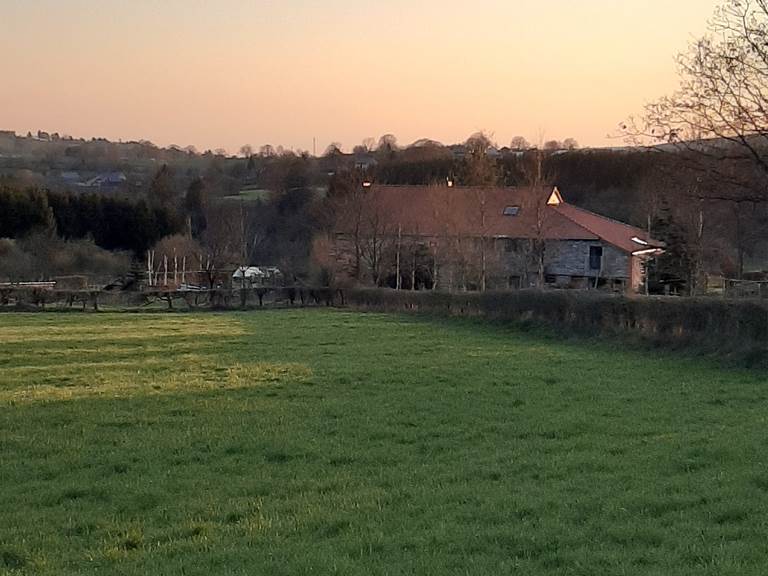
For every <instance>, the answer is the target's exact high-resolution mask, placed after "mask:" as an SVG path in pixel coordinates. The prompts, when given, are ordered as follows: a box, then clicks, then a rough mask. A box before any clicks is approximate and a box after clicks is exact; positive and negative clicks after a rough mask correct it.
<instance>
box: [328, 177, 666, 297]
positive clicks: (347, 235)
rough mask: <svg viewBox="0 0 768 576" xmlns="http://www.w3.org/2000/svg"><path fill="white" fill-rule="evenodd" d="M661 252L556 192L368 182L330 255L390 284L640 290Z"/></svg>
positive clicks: (341, 217)
mask: <svg viewBox="0 0 768 576" xmlns="http://www.w3.org/2000/svg"><path fill="white" fill-rule="evenodd" d="M663 248H664V245H663V243H662V242H660V241H658V240H654V239H653V238H651V237H649V236H648V234H647V232H646V231H645V230H643V229H641V228H637V227H634V226H630V225H628V224H625V223H622V222H618V221H616V220H612V219H610V218H606V217H604V216H600V215H599V214H595V213H593V212H589V211H587V210H584V209H582V208H579V207H577V206H574V205H571V204H568V203H567V202H565V201H564V200H563V196H562V195H561V194H560V191H559V190H558V189H557V188H552V187H546V188H544V187H539V188H531V187H528V188H518V187H515V188H511V187H506V188H501V187H463V186H384V185H375V184H373V185H371V184H368V185H364V188H363V189H361V191H360V193H359V194H357V195H354V197H353V198H351V199H347V200H346V202H345V204H344V205H343V206H341V207H340V210H339V211H338V216H337V220H336V225H335V228H334V231H333V234H332V238H331V244H330V250H329V251H330V260H331V261H332V262H333V263H334V266H335V268H336V270H337V272H338V273H339V274H341V275H343V276H346V277H350V278H355V277H356V278H357V279H360V280H367V281H369V282H371V283H375V284H379V285H390V286H393V287H415V288H433V287H436V288H439V289H446V290H462V289H482V288H488V289H492V288H496V289H499V288H521V287H529V286H534V285H539V284H541V283H542V282H543V283H546V284H548V285H553V286H558V287H571V288H591V287H604V288H609V289H613V290H617V291H627V292H639V291H642V289H643V286H644V281H645V278H644V275H645V265H644V263H645V262H646V261H647V260H648V259H649V258H653V257H655V256H658V255H659V254H661V253H662V252H663Z"/></svg>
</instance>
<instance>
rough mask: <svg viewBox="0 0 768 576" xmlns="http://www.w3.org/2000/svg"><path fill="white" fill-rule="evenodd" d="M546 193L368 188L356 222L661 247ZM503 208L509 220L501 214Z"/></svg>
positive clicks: (432, 232)
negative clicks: (551, 202) (553, 200)
mask: <svg viewBox="0 0 768 576" xmlns="http://www.w3.org/2000/svg"><path fill="white" fill-rule="evenodd" d="M551 194H552V188H551V187H546V188H545V187H541V188H522V187H514V188H513V187H506V188H500V187H495V188H494V187H474V186H454V187H447V186H383V185H374V186H371V187H370V188H368V189H367V192H366V196H365V198H364V208H363V214H362V218H363V220H364V221H365V222H368V223H371V222H376V223H377V226H379V228H380V230H379V233H384V234H396V233H397V230H398V228H400V230H401V233H402V234H403V235H406V236H408V235H410V236H443V235H449V236H455V235H462V236H488V237H501V238H529V239H533V238H545V239H549V240H597V239H602V240H604V241H605V242H607V243H610V244H613V245H614V246H616V247H618V248H620V249H622V250H624V251H626V252H634V251H637V250H642V249H644V248H648V247H649V246H661V245H662V244H661V243H660V242H657V241H653V240H649V239H648V237H647V234H646V233H645V232H643V230H641V229H639V228H635V227H633V226H629V225H627V224H623V223H621V222H617V221H615V220H611V219H609V218H605V217H603V216H599V215H598V214H594V213H592V212H588V211H586V210H582V209H581V208H577V207H576V206H571V205H570V204H566V203H561V204H559V205H556V206H553V205H548V204H547V199H548V198H549V197H550V196H551ZM514 207H516V208H517V210H516V211H515V210H514ZM507 208H512V209H511V210H507V212H512V213H515V215H505V214H504V212H505V209H507ZM351 226H352V222H351V221H349V219H344V220H343V221H342V222H340V223H339V226H338V227H337V228H338V229H337V231H338V232H351ZM633 237H637V238H639V239H641V240H642V241H645V242H648V245H643V244H641V243H637V242H634V241H633V240H632V238H633Z"/></svg>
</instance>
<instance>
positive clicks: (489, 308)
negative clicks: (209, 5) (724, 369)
mask: <svg viewBox="0 0 768 576" xmlns="http://www.w3.org/2000/svg"><path fill="white" fill-rule="evenodd" d="M346 297H347V302H348V304H349V305H351V306H354V307H356V308H361V309H366V310H377V311H407V312H423V313H428V314H436V315H440V316H467V317H483V318H488V319H491V320H502V321H514V322H521V321H533V322H535V323H537V324H542V325H545V326H549V327H552V328H555V329H558V330H563V329H565V330H567V331H568V332H571V333H576V334H585V335H609V336H610V335H636V336H639V337H641V338H642V339H644V340H647V341H652V342H659V343H680V344H682V345H707V346H710V347H716V348H718V349H734V348H737V347H744V346H754V345H760V346H764V345H766V344H768V306H766V305H765V304H763V303H759V302H752V301H733V300H715V299H704V298H700V299H693V298H664V297H650V298H647V297H644V298H626V297H622V296H613V295H606V294H600V293H596V292H575V291H546V292H542V291H537V290H520V291H515V292H485V293H466V294H443V293H433V292H409V291H394V290H377V289H358V290H349V291H347V292H346Z"/></svg>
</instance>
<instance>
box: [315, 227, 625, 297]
mask: <svg viewBox="0 0 768 576" xmlns="http://www.w3.org/2000/svg"><path fill="white" fill-rule="evenodd" d="M429 240H430V239H429V238H426V237H425V238H423V241H424V242H425V243H427V244H428V243H429ZM591 246H601V247H602V248H603V259H602V268H601V270H592V269H590V267H589V249H590V247H591ZM478 254H479V251H478ZM330 256H331V259H332V261H333V262H334V263H335V268H336V271H337V274H340V275H341V276H346V277H347V278H352V277H354V274H355V272H354V271H355V246H354V241H353V239H352V237H351V236H349V235H344V234H337V235H335V237H334V238H333V243H332V249H331V254H330ZM630 258H631V256H630V255H629V254H626V253H624V252H622V251H621V250H619V249H617V248H615V247H614V246H611V245H609V244H603V243H601V242H599V241H590V240H572V241H550V242H547V246H546V252H545V273H546V274H547V276H555V277H556V278H557V280H558V282H561V281H566V282H567V280H568V279H570V278H594V277H595V276H597V274H598V273H599V274H600V277H601V278H608V279H615V280H623V281H627V280H629V278H630ZM487 266H488V278H487V280H488V282H489V286H491V287H494V288H506V287H508V286H510V285H513V284H514V285H515V286H518V285H519V286H521V287H525V286H523V284H524V283H525V282H528V283H530V282H532V281H534V280H535V277H536V257H535V255H534V254H533V252H532V247H531V242H530V241H529V240H513V241H511V243H510V240H508V239H503V238H498V239H496V240H495V241H494V245H493V248H491V249H490V250H489V252H488V261H487ZM526 268H527V271H526ZM459 277H460V273H459V272H458V271H457V270H455V266H454V265H453V262H450V261H444V260H441V262H440V270H439V274H438V284H439V286H440V287H441V288H443V289H451V288H453V287H455V285H456V283H457V282H459V280H458V278H459ZM523 279H525V280H523Z"/></svg>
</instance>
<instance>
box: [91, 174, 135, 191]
mask: <svg viewBox="0 0 768 576" xmlns="http://www.w3.org/2000/svg"><path fill="white" fill-rule="evenodd" d="M127 181H128V178H127V177H126V175H125V174H123V173H122V172H105V173H103V174H99V175H98V176H94V177H93V178H90V179H89V180H86V181H85V182H82V183H80V184H79V185H80V186H81V187H83V188H99V189H112V188H117V187H119V186H122V185H123V184H125V183H126V182H127Z"/></svg>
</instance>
